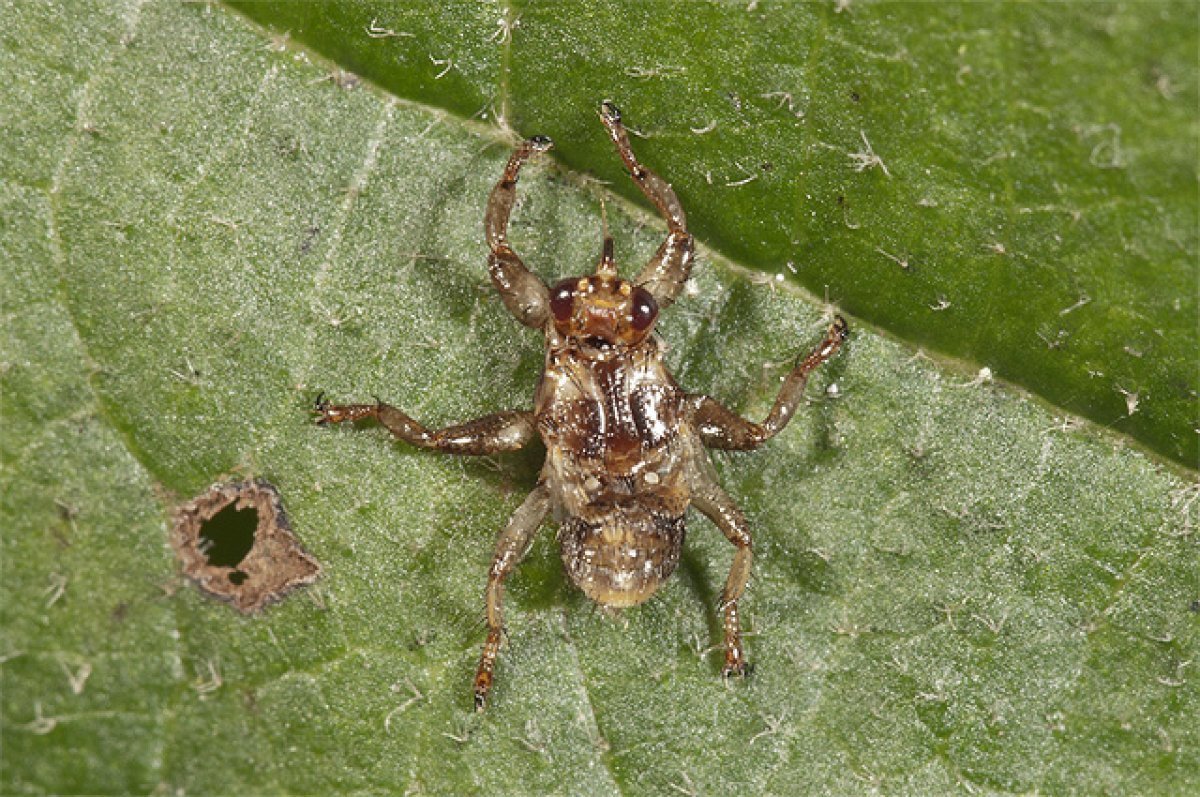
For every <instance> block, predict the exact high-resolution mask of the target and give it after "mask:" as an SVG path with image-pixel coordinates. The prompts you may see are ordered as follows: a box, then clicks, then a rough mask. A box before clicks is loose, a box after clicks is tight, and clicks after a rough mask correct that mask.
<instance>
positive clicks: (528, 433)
mask: <svg viewBox="0 0 1200 797" xmlns="http://www.w3.org/2000/svg"><path fill="white" fill-rule="evenodd" d="M314 411H315V412H316V414H317V423H319V424H322V425H324V424H331V423H345V422H346V421H357V420H360V419H362V418H375V419H377V420H378V421H379V422H380V423H381V424H383V425H384V426H385V427H387V429H388V431H389V432H391V433H392V434H393V435H394V436H395V437H397V438H399V439H401V440H404V441H405V442H407V443H410V444H412V445H414V446H417V447H418V448H429V449H435V450H437V451H443V452H445V453H447V454H466V455H476V456H482V455H486V454H496V453H499V452H501V451H516V450H517V449H519V448H521V447H522V446H524V445H525V444H526V443H527V442H529V440H530V439H531V438H532V437H533V435H534V433H535V432H536V431H537V423H536V421H535V420H534V415H533V413H532V412H530V411H528V410H508V411H507V412H496V413H492V414H491V415H484V416H483V417H482V418H476V419H475V420H473V421H467V422H466V423H463V424H456V425H454V426H447V427H446V428H444V429H436V430H432V431H431V430H429V429H426V428H425V427H424V426H422V425H421V424H419V423H417V422H416V421H414V420H413V419H412V418H410V417H409V416H408V415H407V414H405V413H404V412H403V411H402V410H399V409H397V408H395V407H393V406H391V405H390V404H384V403H383V402H382V401H377V402H376V403H374V404H330V403H329V402H328V401H326V400H325V398H324V396H318V397H317V403H316V407H315V410H314Z"/></svg>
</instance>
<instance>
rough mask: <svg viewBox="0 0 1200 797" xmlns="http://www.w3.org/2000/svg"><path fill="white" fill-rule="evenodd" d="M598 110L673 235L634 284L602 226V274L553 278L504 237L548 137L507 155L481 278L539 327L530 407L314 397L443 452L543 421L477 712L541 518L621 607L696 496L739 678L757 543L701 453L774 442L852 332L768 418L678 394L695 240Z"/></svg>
mask: <svg viewBox="0 0 1200 797" xmlns="http://www.w3.org/2000/svg"><path fill="white" fill-rule="evenodd" d="M600 118H601V120H602V121H603V122H604V124H605V126H606V127H607V128H608V131H609V135H610V137H611V138H612V140H613V143H614V144H615V145H616V148H617V152H618V154H619V155H620V156H621V159H622V160H623V161H624V163H625V166H626V168H627V169H628V170H629V173H630V176H631V177H632V178H633V180H634V181H635V182H636V183H637V185H638V186H639V187H640V188H641V190H642V192H643V193H644V194H645V195H646V197H647V199H649V200H650V202H651V203H652V204H653V205H654V206H655V207H656V208H658V210H659V212H660V213H661V214H662V216H663V218H664V219H665V220H666V222H667V226H668V228H669V233H668V236H667V239H666V240H665V241H664V242H663V244H662V246H660V247H659V249H658V252H657V253H656V254H655V256H654V257H653V258H651V260H650V262H649V263H647V264H646V266H645V267H644V268H643V269H642V270H641V272H639V274H638V275H637V277H635V278H634V280H633V281H632V282H630V281H626V280H623V279H621V278H620V276H619V275H618V273H617V269H616V265H615V264H614V262H613V255H612V253H613V247H612V239H611V238H608V237H607V235H606V236H605V240H604V248H603V252H602V254H601V258H600V262H599V264H598V265H597V267H596V270H595V273H594V274H593V275H589V276H584V277H572V278H570V279H566V280H563V281H562V282H560V283H558V284H557V285H555V286H554V287H553V288H548V287H547V286H546V285H545V284H544V283H543V282H542V281H541V280H540V279H538V277H536V276H535V275H534V274H532V273H531V272H530V271H528V269H526V268H525V266H524V264H523V263H522V262H521V259H520V258H519V257H518V256H517V254H516V253H515V252H514V251H513V250H512V248H511V247H510V246H509V244H508V239H507V231H508V219H509V216H510V214H511V212H512V207H513V203H514V201H515V195H516V184H517V176H518V174H519V172H520V168H521V166H522V164H523V163H524V162H525V161H526V160H527V159H528V158H529V157H530V156H532V155H533V154H535V153H538V152H544V151H545V150H547V149H549V148H550V141H549V139H546V138H542V137H535V138H532V139H529V140H528V141H526V142H524V143H523V144H521V145H520V146H519V147H518V148H517V150H516V151H515V152H514V153H513V155H512V157H511V158H510V159H509V161H508V165H507V166H506V167H505V170H504V174H503V176H502V177H501V178H500V181H499V182H498V183H497V184H496V187H495V189H493V191H492V196H491V198H490V200H489V202H488V209H487V213H486V216H485V220H484V227H485V232H486V237H487V242H488V245H489V247H490V248H491V255H490V257H489V260H488V272H489V274H490V275H491V278H492V283H493V284H494V285H495V287H496V289H497V291H499V293H500V295H501V298H502V299H503V300H504V304H505V306H506V307H507V308H508V309H509V311H510V312H511V313H512V314H513V315H514V316H515V317H516V318H517V319H518V320H519V321H521V322H522V323H523V324H525V325H527V326H531V327H535V328H539V329H541V330H542V331H543V332H544V334H545V338H546V362H545V368H544V370H543V373H542V378H541V381H540V382H539V384H538V389H537V395H536V397H535V399H534V409H533V411H532V412H531V411H528V410H510V411H507V412H500V413H495V414H493V415H488V416H485V417H483V418H479V419H477V420H475V421H471V422H469V423H466V424H462V425H459V426H451V427H447V428H445V429H441V430H437V431H430V430H428V429H426V428H425V427H424V426H422V425H421V424H419V423H417V422H416V421H414V420H413V419H412V418H410V417H409V416H408V415H406V414H405V413H404V412H403V411H401V410H399V409H397V408H395V407H392V406H390V405H387V404H384V403H382V402H377V403H375V404H345V405H334V404H329V403H328V402H325V401H324V400H323V399H322V398H321V397H318V399H317V413H318V415H319V417H318V419H317V420H318V423H340V422H343V421H353V420H357V419H360V418H367V417H371V418H376V419H378V420H379V421H380V422H381V423H382V424H383V425H384V426H386V427H387V428H388V429H389V430H390V431H391V432H392V433H393V434H394V435H395V436H396V437H398V438H400V439H402V440H405V441H407V442H409V443H411V444H413V445H416V446H420V447H422V448H431V449H436V450H439V451H444V452H447V453H455V454H490V453H495V452H500V451H511V450H514V449H517V448H520V447H521V446H523V445H524V444H525V443H526V442H528V440H529V439H531V438H532V436H533V434H534V432H535V431H536V432H537V433H538V434H539V435H540V436H541V438H542V440H543V441H544V443H545V445H546V462H545V465H544V466H543V468H542V472H541V475H540V477H539V479H538V483H537V485H536V486H535V487H534V489H533V491H532V492H530V494H529V495H528V496H527V497H526V499H525V501H524V502H523V503H522V504H521V506H520V507H519V508H518V509H517V511H516V512H515V513H514V514H513V516H512V518H511V519H510V520H509V523H508V526H507V527H506V528H505V530H504V531H503V532H502V533H501V534H500V537H499V539H498V540H497V542H496V552H495V554H494V555H493V557H492V565H491V567H490V568H489V570H488V583H487V590H486V609H487V625H488V635H487V641H486V642H485V643H484V648H483V654H482V656H481V657H480V662H479V668H478V670H477V672H476V676H475V703H476V706H477V707H479V708H482V707H483V706H484V704H485V702H486V700H487V695H488V692H489V690H490V689H491V686H492V682H493V673H494V669H495V663H496V659H497V657H498V655H499V650H500V642H501V638H502V633H503V628H504V614H503V591H504V581H505V579H506V578H507V577H508V575H509V574H510V573H511V572H512V570H513V568H515V567H516V565H517V563H518V562H519V561H520V559H521V557H522V556H524V554H525V551H526V550H527V549H528V547H529V545H530V542H531V541H532V539H533V534H534V532H535V531H537V528H538V527H539V526H540V525H541V523H542V521H543V520H544V519H545V516H546V515H547V514H548V513H553V515H554V519H555V520H556V521H557V522H558V524H559V533H558V542H559V547H560V550H561V553H562V560H563V565H564V567H565V568H566V571H567V574H568V576H569V577H570V579H571V581H572V582H573V583H574V584H576V585H577V586H578V587H579V588H580V589H582V590H583V592H584V593H585V594H587V596H588V597H589V598H591V599H592V600H594V601H596V602H597V603H600V604H603V605H606V606H617V607H623V606H634V605H637V604H639V603H642V602H643V601H645V600H646V599H647V598H649V597H650V596H651V595H653V594H654V591H655V590H656V589H657V588H658V585H659V584H661V583H662V581H663V580H664V579H666V578H667V577H668V576H670V575H671V573H672V571H674V569H675V567H676V565H677V564H678V563H679V555H680V551H681V550H682V547H683V540H684V535H685V525H684V516H685V513H686V511H687V508H688V506H695V507H696V508H697V509H699V510H700V511H701V512H703V513H704V514H705V515H707V516H708V517H709V518H710V519H711V520H712V521H713V523H714V524H715V525H716V526H717V527H718V528H719V529H720V530H721V531H722V533H724V534H725V536H726V538H727V539H728V540H729V541H730V542H731V543H733V545H734V546H735V547H736V552H735V554H734V558H733V564H732V566H731V567H730V572H729V576H728V578H727V579H726V581H725V587H724V589H723V590H722V593H721V602H720V606H719V609H720V611H721V614H722V619H723V623H724V632H725V666H724V668H723V672H724V673H725V674H726V675H741V674H744V673H745V672H746V658H745V654H744V652H743V649H742V641H741V623H740V619H739V610H738V601H739V600H740V598H741V596H742V593H743V592H744V591H745V588H746V583H747V581H748V580H749V577H750V565H751V561H752V553H751V545H752V541H751V537H750V532H749V529H748V528H747V526H746V520H745V518H744V516H743V515H742V513H741V511H740V510H739V509H738V508H737V505H736V504H734V502H733V500H732V499H731V498H730V497H729V496H728V495H727V494H726V493H725V491H724V490H722V489H721V487H720V485H719V484H718V483H717V481H716V475H715V473H714V471H713V468H712V465H711V463H710V462H709V459H708V455H707V453H706V452H705V447H706V446H707V447H709V448H723V449H751V448H756V447H757V446H759V445H761V444H762V443H764V442H766V441H767V440H769V439H770V438H771V437H773V436H775V434H777V433H778V432H779V431H780V430H781V429H783V428H784V427H785V426H786V425H787V423H788V421H789V420H791V417H792V415H793V414H794V412H795V410H796V407H797V406H798V405H799V403H800V400H801V398H802V396H803V392H804V384H805V382H806V380H807V378H808V374H809V372H811V371H812V370H813V369H814V368H816V367H817V366H818V365H820V364H821V363H822V362H824V361H825V360H827V359H829V358H830V357H832V356H833V354H834V353H836V351H837V350H838V347H839V346H840V345H841V342H842V341H843V340H844V339H845V337H846V322H845V321H844V320H842V318H841V317H840V316H838V317H836V318H835V320H834V323H833V324H832V325H831V326H830V328H829V331H828V332H827V334H826V336H825V338H824V339H823V340H822V341H821V343H820V344H819V345H818V346H817V348H815V349H814V350H813V351H812V352H811V353H810V354H809V355H808V356H807V357H805V358H804V359H803V360H801V361H800V362H798V363H797V365H796V367H795V368H794V369H793V370H792V372H791V373H790V374H789V375H788V377H787V378H786V379H785V380H784V384H783V387H782V389H781V390H780V392H779V396H778V397H777V398H776V400H775V405H774V406H773V407H772V409H771V412H770V413H769V414H768V416H767V418H766V419H765V420H763V422H762V423H755V422H753V421H748V420H745V419H744V418H741V417H740V416H738V415H736V414H735V413H733V412H731V411H729V410H728V409H726V408H725V407H723V406H721V405H720V404H719V403H718V402H716V401H715V400H713V399H711V398H708V397H706V396H700V395H693V394H689V393H685V392H684V391H683V390H681V389H680V388H679V386H678V385H676V384H675V380H674V379H673V378H672V377H671V374H670V373H669V372H668V371H667V369H666V366H665V365H664V364H663V361H662V347H661V345H660V344H659V342H658V340H657V338H655V337H654V335H653V327H654V323H655V321H656V320H657V317H658V313H659V310H660V309H662V308H664V307H667V306H668V305H670V304H671V303H672V302H674V300H675V298H676V297H677V296H678V294H679V291H680V290H681V289H682V287H683V285H684V283H685V282H686V280H687V277H688V274H689V273H690V271H691V266H692V253H693V243H692V237H691V235H689V234H688V232H687V222H686V217H685V215H684V212H683V209H682V207H680V205H679V200H678V199H677V198H676V196H675V192H674V191H673V190H672V189H671V186H670V184H668V183H666V182H665V181H664V180H662V179H661V178H660V177H658V176H657V175H655V174H654V173H653V172H651V171H650V170H648V169H646V168H645V167H644V166H642V165H641V164H640V163H638V161H637V159H636V157H635V156H634V154H633V151H632V149H631V148H630V146H629V139H628V137H627V135H626V133H625V129H624V127H623V126H622V125H621V118H620V114H619V112H618V111H617V109H616V108H615V107H614V106H612V105H611V104H610V103H607V102H606V103H604V104H603V105H602V106H601V111H600Z"/></svg>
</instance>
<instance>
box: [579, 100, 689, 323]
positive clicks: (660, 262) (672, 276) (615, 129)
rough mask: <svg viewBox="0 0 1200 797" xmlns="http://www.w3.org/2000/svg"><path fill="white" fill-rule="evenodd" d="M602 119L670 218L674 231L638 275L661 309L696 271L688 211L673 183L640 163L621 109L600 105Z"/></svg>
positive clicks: (630, 167) (639, 180)
mask: <svg viewBox="0 0 1200 797" xmlns="http://www.w3.org/2000/svg"><path fill="white" fill-rule="evenodd" d="M600 120H601V121H602V122H604V126H605V127H607V128H608V135H609V137H610V138H612V140H613V144H615V145H616V147H617V154H619V155H620V156H621V160H622V161H624V162H625V168H626V169H628V170H629V175H630V177H632V178H633V181H634V182H635V183H637V186H638V188H640V189H642V193H643V194H645V195H646V198H647V199H649V200H650V202H651V204H653V205H654V207H656V208H658V212H659V213H661V214H662V217H663V218H664V219H666V220H667V227H669V228H670V234H668V236H667V240H665V241H663V243H662V245H661V246H660V247H659V248H658V252H657V253H656V254H655V255H654V257H653V258H651V259H650V262H649V263H647V264H646V265H645V266H644V267H643V268H642V270H641V271H640V272H639V273H638V275H637V277H636V278H634V283H635V284H637V285H641V286H642V287H643V288H645V289H646V290H648V291H650V293H651V294H652V295H653V296H654V299H655V301H657V302H658V306H659V308H660V309H662V308H665V307H666V306H667V305H669V304H671V303H672V302H674V301H675V298H676V297H677V296H679V292H680V291H681V290H682V289H683V284H684V283H685V282H686V281H687V278H688V274H690V273H691V270H692V255H693V253H694V251H695V246H694V244H693V241H692V236H691V235H690V234H689V233H688V231H687V214H685V213H684V212H683V206H682V205H680V204H679V197H677V196H676V195H675V189H673V188H671V184H670V183H668V182H667V181H666V180H664V179H662V178H661V177H659V176H658V175H657V174H655V173H654V172H652V171H650V170H649V169H647V168H646V167H645V166H643V165H642V164H641V163H639V162H638V159H637V156H635V155H634V154H633V149H632V147H630V145H629V135H628V134H627V133H626V131H625V127H624V125H622V124H621V111H620V110H618V108H617V106H615V105H613V104H612V103H611V102H607V101H606V102H604V103H603V104H602V105H601V106H600Z"/></svg>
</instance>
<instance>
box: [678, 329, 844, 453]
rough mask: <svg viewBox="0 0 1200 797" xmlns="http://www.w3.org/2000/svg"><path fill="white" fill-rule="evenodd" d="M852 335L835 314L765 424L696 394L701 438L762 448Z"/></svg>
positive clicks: (740, 448)
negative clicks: (820, 369) (815, 375)
mask: <svg viewBox="0 0 1200 797" xmlns="http://www.w3.org/2000/svg"><path fill="white" fill-rule="evenodd" d="M848 334H849V327H847V326H846V319H844V318H842V317H841V316H840V315H839V316H835V317H834V319H833V323H832V324H830V326H829V331H828V332H826V333H825V338H824V339H823V340H822V341H821V342H820V343H818V344H817V347H816V348H815V349H813V350H812V351H811V352H809V353H808V356H807V357H805V358H804V359H803V360H801V361H800V362H798V363H796V367H795V368H793V369H792V371H791V373H789V374H788V375H787V377H786V378H785V379H784V381H783V387H781V388H780V389H779V395H778V396H777V397H776V398H775V404H774V405H773V406H772V407H771V412H770V413H769V414H768V415H767V417H766V419H765V420H763V422H762V423H755V422H754V421H748V420H746V419H745V418H743V417H742V416H740V415H738V414H737V413H735V412H733V411H732V410H730V409H728V408H726V407H725V406H723V405H722V404H721V403H720V402H718V401H717V400H716V399H712V398H709V397H708V396H694V397H693V398H692V400H693V401H694V402H695V404H694V405H693V406H694V411H695V415H694V422H695V424H696V428H697V429H698V430H699V431H700V439H701V441H703V443H704V445H706V446H708V447H709V448H723V449H730V450H735V451H744V450H747V449H751V448H758V447H759V446H760V445H762V444H763V443H765V442H766V441H768V440H770V439H771V438H772V437H774V436H775V435H777V434H779V432H781V431H782V430H783V428H784V427H785V426H787V425H788V422H789V421H791V420H792V416H793V415H794V414H795V412H796V407H797V406H799V404H800V399H801V398H803V397H804V386H805V384H807V382H808V375H809V374H810V373H812V372H813V371H814V370H815V369H816V368H817V366H819V365H820V364H821V363H823V362H825V361H826V360H828V359H829V358H830V357H832V356H833V355H834V354H836V353H837V350H838V349H839V348H841V346H842V341H844V340H845V339H846V336H847V335H848Z"/></svg>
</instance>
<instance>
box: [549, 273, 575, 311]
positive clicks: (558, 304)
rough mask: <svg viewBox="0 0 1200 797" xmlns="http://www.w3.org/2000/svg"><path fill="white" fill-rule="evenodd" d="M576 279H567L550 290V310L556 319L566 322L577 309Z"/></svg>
mask: <svg viewBox="0 0 1200 797" xmlns="http://www.w3.org/2000/svg"><path fill="white" fill-rule="evenodd" d="M575 282H576V281H575V280H570V279H566V280H563V281H562V282H560V283H558V284H557V285H555V286H554V290H552V291H550V312H551V313H553V314H554V320H555V321H559V322H564V321H566V320H567V319H568V318H570V317H571V313H573V312H574V310H575Z"/></svg>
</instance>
